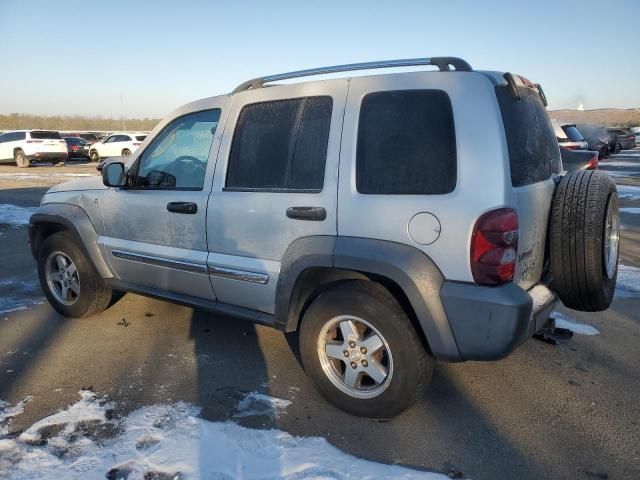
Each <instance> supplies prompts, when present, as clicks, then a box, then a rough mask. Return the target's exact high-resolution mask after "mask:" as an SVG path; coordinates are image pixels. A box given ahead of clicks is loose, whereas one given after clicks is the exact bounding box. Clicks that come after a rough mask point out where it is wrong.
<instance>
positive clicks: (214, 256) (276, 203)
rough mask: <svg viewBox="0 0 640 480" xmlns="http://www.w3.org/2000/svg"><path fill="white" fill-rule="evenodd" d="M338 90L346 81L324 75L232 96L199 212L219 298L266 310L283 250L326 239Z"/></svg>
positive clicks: (332, 229)
mask: <svg viewBox="0 0 640 480" xmlns="http://www.w3.org/2000/svg"><path fill="white" fill-rule="evenodd" d="M346 89H347V81H346V80H332V81H327V82H314V83H309V84H298V85H291V86H278V87H271V88H262V89H258V90H252V91H250V92H246V93H240V94H238V95H236V98H235V100H234V103H233V107H232V109H231V112H230V114H229V121H228V125H227V128H226V130H225V134H224V139H223V142H222V145H221V148H220V156H219V161H218V163H217V166H216V174H215V179H214V185H213V191H212V194H211V197H210V200H209V206H208V210H207V241H208V244H209V252H210V253H209V259H208V265H209V272H210V275H211V281H212V283H213V287H214V289H215V291H216V295H217V297H218V299H219V300H220V301H222V302H225V303H229V304H232V305H238V306H242V307H246V308H251V309H254V310H258V311H262V312H266V313H274V303H275V290H276V285H277V282H278V277H279V274H280V262H281V260H282V257H283V254H284V252H285V250H286V249H287V247H288V246H289V245H290V244H291V243H292V242H293V241H295V240H296V239H298V238H301V237H307V236H313V235H332V236H334V235H336V201H337V198H336V196H337V193H336V183H337V176H338V157H339V152H340V135H341V129H342V119H343V111H344V110H343V109H344V103H345V96H346ZM303 209H313V210H311V216H310V217H309V216H307V217H305V213H306V214H307V215H308V214H309V211H308V210H307V211H301V210H303ZM314 212H315V213H314Z"/></svg>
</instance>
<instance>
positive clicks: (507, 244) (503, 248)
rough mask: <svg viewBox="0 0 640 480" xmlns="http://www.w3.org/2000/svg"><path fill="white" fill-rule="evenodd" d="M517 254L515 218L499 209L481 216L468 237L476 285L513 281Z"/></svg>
mask: <svg viewBox="0 0 640 480" xmlns="http://www.w3.org/2000/svg"><path fill="white" fill-rule="evenodd" d="M517 252H518V214H517V213H516V212H515V210H513V209H511V208H500V209H498V210H492V211H491V212H487V213H485V214H484V215H482V216H481V217H480V218H479V219H478V221H477V222H476V224H475V227H474V228H473V234H472V236H471V273H472V274H473V280H474V281H475V282H476V283H477V284H480V285H499V284H501V283H506V282H510V281H512V280H513V275H514V273H515V271H516V261H517Z"/></svg>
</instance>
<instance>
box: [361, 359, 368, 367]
mask: <svg viewBox="0 0 640 480" xmlns="http://www.w3.org/2000/svg"><path fill="white" fill-rule="evenodd" d="M362 366H363V367H365V368H366V367H368V366H369V362H367V361H366V360H362Z"/></svg>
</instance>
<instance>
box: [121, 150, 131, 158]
mask: <svg viewBox="0 0 640 480" xmlns="http://www.w3.org/2000/svg"><path fill="white" fill-rule="evenodd" d="M122 156H123V157H130V156H131V150H129V149H128V148H125V149H124V150H122Z"/></svg>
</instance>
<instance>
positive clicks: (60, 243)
mask: <svg viewBox="0 0 640 480" xmlns="http://www.w3.org/2000/svg"><path fill="white" fill-rule="evenodd" d="M61 255H62V257H64V258H66V260H70V261H71V262H73V263H72V265H74V266H75V270H76V273H75V274H74V273H71V275H69V277H68V278H67V281H68V284H69V285H76V289H77V294H74V292H73V291H68V292H67V293H68V294H67V295H65V296H64V298H66V299H67V302H64V301H63V300H61V298H60V297H61V295H60V294H61V291H60V290H61V282H60V280H59V279H60V278H61V276H60V275H56V273H55V272H54V270H55V269H58V272H60V270H59V266H60V264H59V263H58V261H59V257H60V256H61ZM64 258H63V262H64ZM66 266H67V268H68V267H69V264H68V263H67V265H66ZM38 278H39V279H40V286H41V288H42V291H43V292H44V294H45V296H46V297H47V300H49V303H50V304H51V306H52V307H53V308H54V309H55V310H56V311H57V312H58V313H60V314H61V315H64V316H65V317H72V318H80V317H88V316H90V315H93V314H95V313H98V312H101V311H103V310H104V309H105V308H107V306H108V305H109V303H110V302H111V296H112V292H111V289H110V288H109V287H107V286H106V284H105V283H104V280H103V279H102V278H101V277H100V275H99V274H98V272H96V270H95V268H94V267H93V264H92V263H91V261H90V260H89V259H88V258H87V257H86V255H85V253H84V252H83V250H82V249H81V248H80V246H79V245H78V243H77V241H76V239H75V238H74V236H73V235H72V234H71V233H69V232H58V233H55V234H53V235H51V236H50V237H48V238H47V239H46V240H45V241H44V242H43V243H42V245H41V247H40V249H39V251H38ZM56 278H57V280H56ZM59 288H60V289H59ZM69 290H73V288H72V287H71V286H70V287H69Z"/></svg>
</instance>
